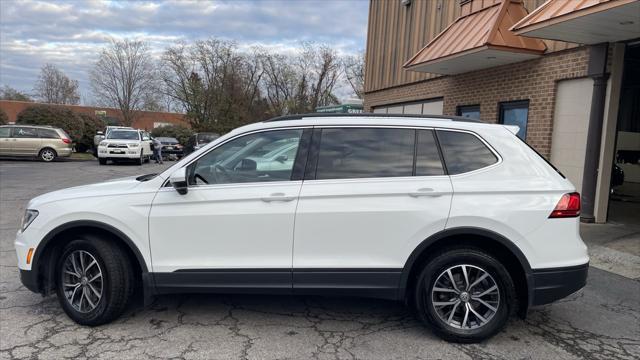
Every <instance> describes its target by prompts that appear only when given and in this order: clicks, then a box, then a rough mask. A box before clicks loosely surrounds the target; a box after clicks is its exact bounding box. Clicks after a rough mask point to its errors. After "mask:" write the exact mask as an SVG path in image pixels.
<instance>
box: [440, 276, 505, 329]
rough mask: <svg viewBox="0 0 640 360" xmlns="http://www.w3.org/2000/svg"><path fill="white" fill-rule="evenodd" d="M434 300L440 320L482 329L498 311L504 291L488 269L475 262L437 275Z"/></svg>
mask: <svg viewBox="0 0 640 360" xmlns="http://www.w3.org/2000/svg"><path fill="white" fill-rule="evenodd" d="M431 302H432V305H433V308H434V309H435V312H436V314H437V315H438V317H439V318H440V320H442V321H443V322H444V323H446V324H448V325H449V326H452V327H454V328H457V329H464V330H470V329H478V328H480V327H482V326H484V325H486V324H487V323H489V321H491V319H492V318H493V317H494V316H495V314H496V313H497V311H498V308H499V307H500V291H499V289H498V284H497V283H496V281H495V280H494V279H493V277H492V276H491V275H490V274H489V273H488V272H487V271H486V270H484V269H482V268H480V267H477V266H474V265H467V264H463V265H455V266H452V267H450V268H448V269H446V270H444V271H443V272H442V273H441V274H440V275H439V276H438V278H437V279H436V281H435V283H434V285H433V288H432V289H431Z"/></svg>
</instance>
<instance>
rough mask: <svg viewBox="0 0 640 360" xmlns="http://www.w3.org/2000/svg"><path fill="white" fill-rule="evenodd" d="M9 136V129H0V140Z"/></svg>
mask: <svg viewBox="0 0 640 360" xmlns="http://www.w3.org/2000/svg"><path fill="white" fill-rule="evenodd" d="M10 135H11V128H8V127H0V138H8V137H9V136H10Z"/></svg>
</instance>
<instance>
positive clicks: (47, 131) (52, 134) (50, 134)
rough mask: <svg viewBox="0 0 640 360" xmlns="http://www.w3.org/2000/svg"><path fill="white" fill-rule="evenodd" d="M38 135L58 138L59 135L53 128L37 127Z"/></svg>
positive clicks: (44, 137) (46, 137)
mask: <svg viewBox="0 0 640 360" xmlns="http://www.w3.org/2000/svg"><path fill="white" fill-rule="evenodd" d="M38 135H39V136H40V137H41V138H43V139H59V138H60V136H59V135H58V133H57V132H56V131H55V130H53V129H38Z"/></svg>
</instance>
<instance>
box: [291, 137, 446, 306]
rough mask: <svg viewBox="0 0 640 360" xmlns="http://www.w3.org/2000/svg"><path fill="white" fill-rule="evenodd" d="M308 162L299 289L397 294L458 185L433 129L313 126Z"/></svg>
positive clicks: (439, 226) (299, 221) (297, 256)
mask: <svg viewBox="0 0 640 360" xmlns="http://www.w3.org/2000/svg"><path fill="white" fill-rule="evenodd" d="M416 144H417V145H416ZM307 168H308V169H309V170H310V171H308V172H307V174H305V181H304V184H303V186H302V190H301V193H300V199H299V201H298V208H297V211H296V222H295V234H294V239H295V240H294V253H293V267H294V270H293V273H294V277H293V279H294V292H296V293H318V292H322V291H331V292H338V293H345V292H346V293H348V292H351V291H353V292H355V293H359V294H364V293H365V292H370V294H369V295H372V296H382V297H391V298H393V297H394V296H395V295H396V292H397V287H398V281H399V278H400V272H401V270H402V268H403V266H404V264H405V262H406V260H407V258H408V257H409V255H410V253H411V252H412V251H413V250H414V249H415V248H416V247H417V246H418V244H420V243H421V242H422V241H423V240H425V239H426V238H427V237H428V236H430V235H432V234H434V233H436V232H438V231H441V230H443V229H444V227H445V224H446V221H447V217H448V213H449V207H450V203H451V196H452V186H451V181H450V179H449V177H448V176H447V175H446V174H445V169H444V166H443V164H442V161H441V156H440V153H439V149H438V147H437V145H436V140H435V137H434V134H433V130H429V129H411V128H359V127H339V128H323V129H315V130H314V135H313V140H312V143H311V152H310V154H309V165H307ZM314 169H315V171H314ZM374 292H375V294H374Z"/></svg>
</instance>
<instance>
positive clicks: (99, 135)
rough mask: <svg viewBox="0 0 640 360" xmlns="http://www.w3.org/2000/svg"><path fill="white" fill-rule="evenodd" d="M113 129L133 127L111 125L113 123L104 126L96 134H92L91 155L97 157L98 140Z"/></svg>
mask: <svg viewBox="0 0 640 360" xmlns="http://www.w3.org/2000/svg"><path fill="white" fill-rule="evenodd" d="M113 129H133V128H132V127H130V126H113V125H109V126H107V127H105V129H104V131H97V132H96V134H95V135H94V136H93V146H94V147H93V155H94V156H95V157H98V145H100V142H101V141H102V140H104V139H105V138H106V137H107V135H109V132H110V131H111V130H113Z"/></svg>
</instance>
